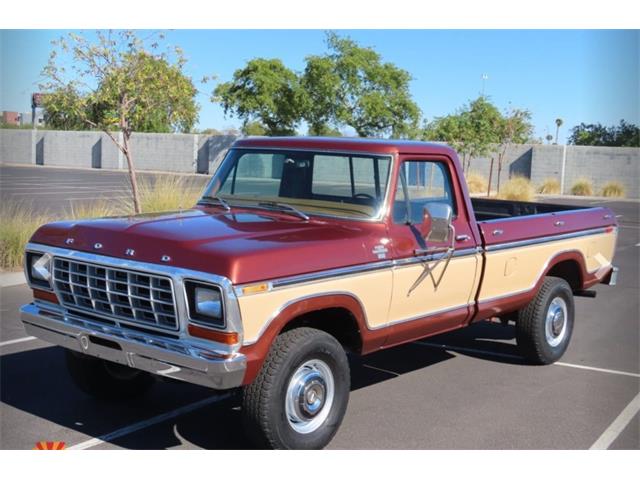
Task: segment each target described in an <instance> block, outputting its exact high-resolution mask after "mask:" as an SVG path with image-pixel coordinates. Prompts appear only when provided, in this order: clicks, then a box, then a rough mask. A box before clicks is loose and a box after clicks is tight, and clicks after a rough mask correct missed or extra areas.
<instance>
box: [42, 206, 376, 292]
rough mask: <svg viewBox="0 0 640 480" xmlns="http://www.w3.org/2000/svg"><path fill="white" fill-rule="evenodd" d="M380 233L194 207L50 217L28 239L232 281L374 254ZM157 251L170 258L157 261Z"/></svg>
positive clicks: (356, 225)
mask: <svg viewBox="0 0 640 480" xmlns="http://www.w3.org/2000/svg"><path fill="white" fill-rule="evenodd" d="M384 237H385V229H384V226H383V225H381V224H373V223H368V222H359V221H341V220H337V219H336V220H334V219H329V220H320V219H317V218H312V219H311V220H309V221H303V220H300V219H297V218H295V217H292V216H290V215H285V214H280V213H275V212H274V213H272V212H262V211H256V210H254V211H250V210H238V211H236V209H234V211H233V212H221V211H220V210H219V209H216V208H202V209H199V208H197V209H192V210H186V211H183V212H172V213H162V214H145V215H136V216H128V217H110V218H103V219H95V220H82V221H73V222H67V221H65V222H54V223H50V224H47V225H44V226H42V227H40V229H38V231H37V232H36V233H35V234H34V235H33V237H32V238H31V242H33V243H41V244H45V245H50V246H55V247H61V248H69V249H73V250H80V251H84V252H91V253H95V254H98V255H104V256H108V257H117V258H126V259H127V260H138V261H141V262H147V263H155V264H163V265H172V266H176V267H182V268H188V269H192V270H198V271H203V272H207V273H213V274H216V275H223V276H225V277H227V278H229V279H230V280H231V281H232V282H233V283H235V284H238V283H249V282H255V281H261V280H267V279H273V278H279V277H285V276H290V275H297V274H301V273H310V272H315V271H321V270H326V269H330V268H337V267H344V266H349V265H357V264H361V263H367V262H371V261H375V260H378V258H380V257H378V256H377V254H376V253H379V252H376V253H373V251H372V250H373V247H374V246H375V245H379V244H380V243H381V241H382V239H383V238H384ZM68 239H73V240H68ZM68 242H72V243H68ZM382 243H384V242H382ZM96 244H100V245H101V247H100V248H96ZM128 249H131V250H133V251H134V253H133V255H132V256H126V255H125V252H126V251H127V250H128ZM165 255H166V256H169V257H170V260H169V262H167V263H162V262H161V258H162V257H163V256H165Z"/></svg>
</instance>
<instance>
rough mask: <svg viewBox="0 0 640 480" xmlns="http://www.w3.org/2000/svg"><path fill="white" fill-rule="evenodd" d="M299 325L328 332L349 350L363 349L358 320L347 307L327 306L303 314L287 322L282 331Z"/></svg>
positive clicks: (359, 350)
mask: <svg viewBox="0 0 640 480" xmlns="http://www.w3.org/2000/svg"><path fill="white" fill-rule="evenodd" d="M298 327H311V328H316V329H318V330H322V331H324V332H327V333H328V334H329V335H332V336H334V337H335V338H336V339H337V340H338V341H339V342H340V344H341V345H342V346H343V347H344V348H345V349H346V350H348V351H351V352H354V353H359V352H361V350H362V338H361V336H360V328H359V327H358V322H357V321H356V319H355V317H354V316H353V314H352V313H351V312H350V311H349V310H347V309H346V308H341V307H336V308H325V309H322V310H316V311H313V312H309V313H305V314H302V315H300V316H299V317H296V318H294V319H293V320H291V321H290V322H289V323H287V324H286V325H285V326H284V328H283V329H282V332H286V331H288V330H293V329H294V328H298ZM282 332H281V333H282Z"/></svg>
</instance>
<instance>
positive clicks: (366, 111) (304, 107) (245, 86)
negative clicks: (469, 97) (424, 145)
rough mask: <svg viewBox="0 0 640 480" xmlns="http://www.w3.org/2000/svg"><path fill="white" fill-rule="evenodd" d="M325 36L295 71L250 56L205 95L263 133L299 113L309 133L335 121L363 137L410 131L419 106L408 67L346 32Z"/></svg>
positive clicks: (335, 128) (282, 130) (335, 127)
mask: <svg viewBox="0 0 640 480" xmlns="http://www.w3.org/2000/svg"><path fill="white" fill-rule="evenodd" d="M327 44H328V46H329V50H330V52H329V53H328V54H326V55H311V56H309V57H307V58H306V65H305V69H304V71H303V72H302V73H300V74H296V73H295V72H293V71H292V70H290V69H288V68H287V67H286V66H285V65H284V64H283V63H282V62H281V61H280V60H278V59H265V58H256V59H253V60H251V61H249V62H248V63H247V64H246V66H245V67H244V68H242V69H239V70H236V71H235V72H234V74H233V79H232V80H231V81H228V82H225V83H221V84H220V85H218V86H217V87H216V89H215V90H214V92H213V96H212V101H214V102H218V103H220V104H221V105H222V107H223V108H224V111H225V114H226V113H231V114H233V115H235V116H237V117H239V118H241V119H242V121H243V124H244V127H243V130H245V131H247V130H248V127H247V126H248V125H249V124H252V123H253V122H258V123H259V124H260V125H261V126H262V127H264V130H265V133H266V134H267V135H289V134H294V133H295V130H296V127H297V126H298V125H299V124H300V122H301V121H302V120H305V121H306V122H307V124H308V126H309V133H310V134H311V135H340V132H339V127H342V126H350V127H352V128H353V129H354V130H355V131H356V132H357V133H358V135H360V136H365V137H380V136H394V137H409V136H412V135H414V134H415V132H416V129H417V124H418V121H419V118H420V110H419V109H418V106H417V105H416V104H415V102H414V101H413V100H412V99H411V94H410V92H409V82H410V80H411V76H410V75H409V73H408V72H406V71H405V70H402V69H400V68H398V67H396V66H395V65H393V64H392V63H384V62H382V60H381V58H380V55H379V54H378V53H377V52H376V51H374V50H373V49H371V48H365V47H361V46H359V45H358V44H357V43H356V42H354V41H353V40H351V39H348V38H342V37H339V36H337V35H335V34H333V33H329V34H328V36H327Z"/></svg>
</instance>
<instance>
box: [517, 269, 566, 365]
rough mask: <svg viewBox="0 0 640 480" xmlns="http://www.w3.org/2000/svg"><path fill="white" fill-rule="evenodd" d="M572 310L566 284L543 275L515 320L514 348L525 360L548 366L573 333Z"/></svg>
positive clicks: (558, 357)
mask: <svg viewBox="0 0 640 480" xmlns="http://www.w3.org/2000/svg"><path fill="white" fill-rule="evenodd" d="M574 310H575V308H574V302H573V292H572V290H571V287H570V286H569V284H568V283H567V282H566V281H565V280H564V279H562V278H557V277H546V278H545V279H544V281H543V283H542V286H541V287H540V290H539V291H538V293H537V294H536V296H535V298H534V299H533V300H532V301H531V303H529V304H528V305H527V306H526V307H525V308H523V309H522V310H520V311H519V312H518V319H517V321H516V340H517V342H518V347H519V348H520V350H521V352H522V354H523V355H524V357H525V358H526V359H527V360H528V361H530V362H532V363H535V364H538V365H548V364H550V363H553V362H556V361H558V360H560V358H561V357H562V355H563V354H564V352H565V351H566V350H567V347H568V346H569V342H570V340H571V334H572V333H573V323H574Z"/></svg>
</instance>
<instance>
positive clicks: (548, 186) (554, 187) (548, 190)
mask: <svg viewBox="0 0 640 480" xmlns="http://www.w3.org/2000/svg"><path fill="white" fill-rule="evenodd" d="M538 193H545V194H547V195H553V194H558V193H560V182H559V181H558V180H557V179H555V178H545V179H544V181H543V182H542V184H541V185H540V186H539V187H538Z"/></svg>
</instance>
